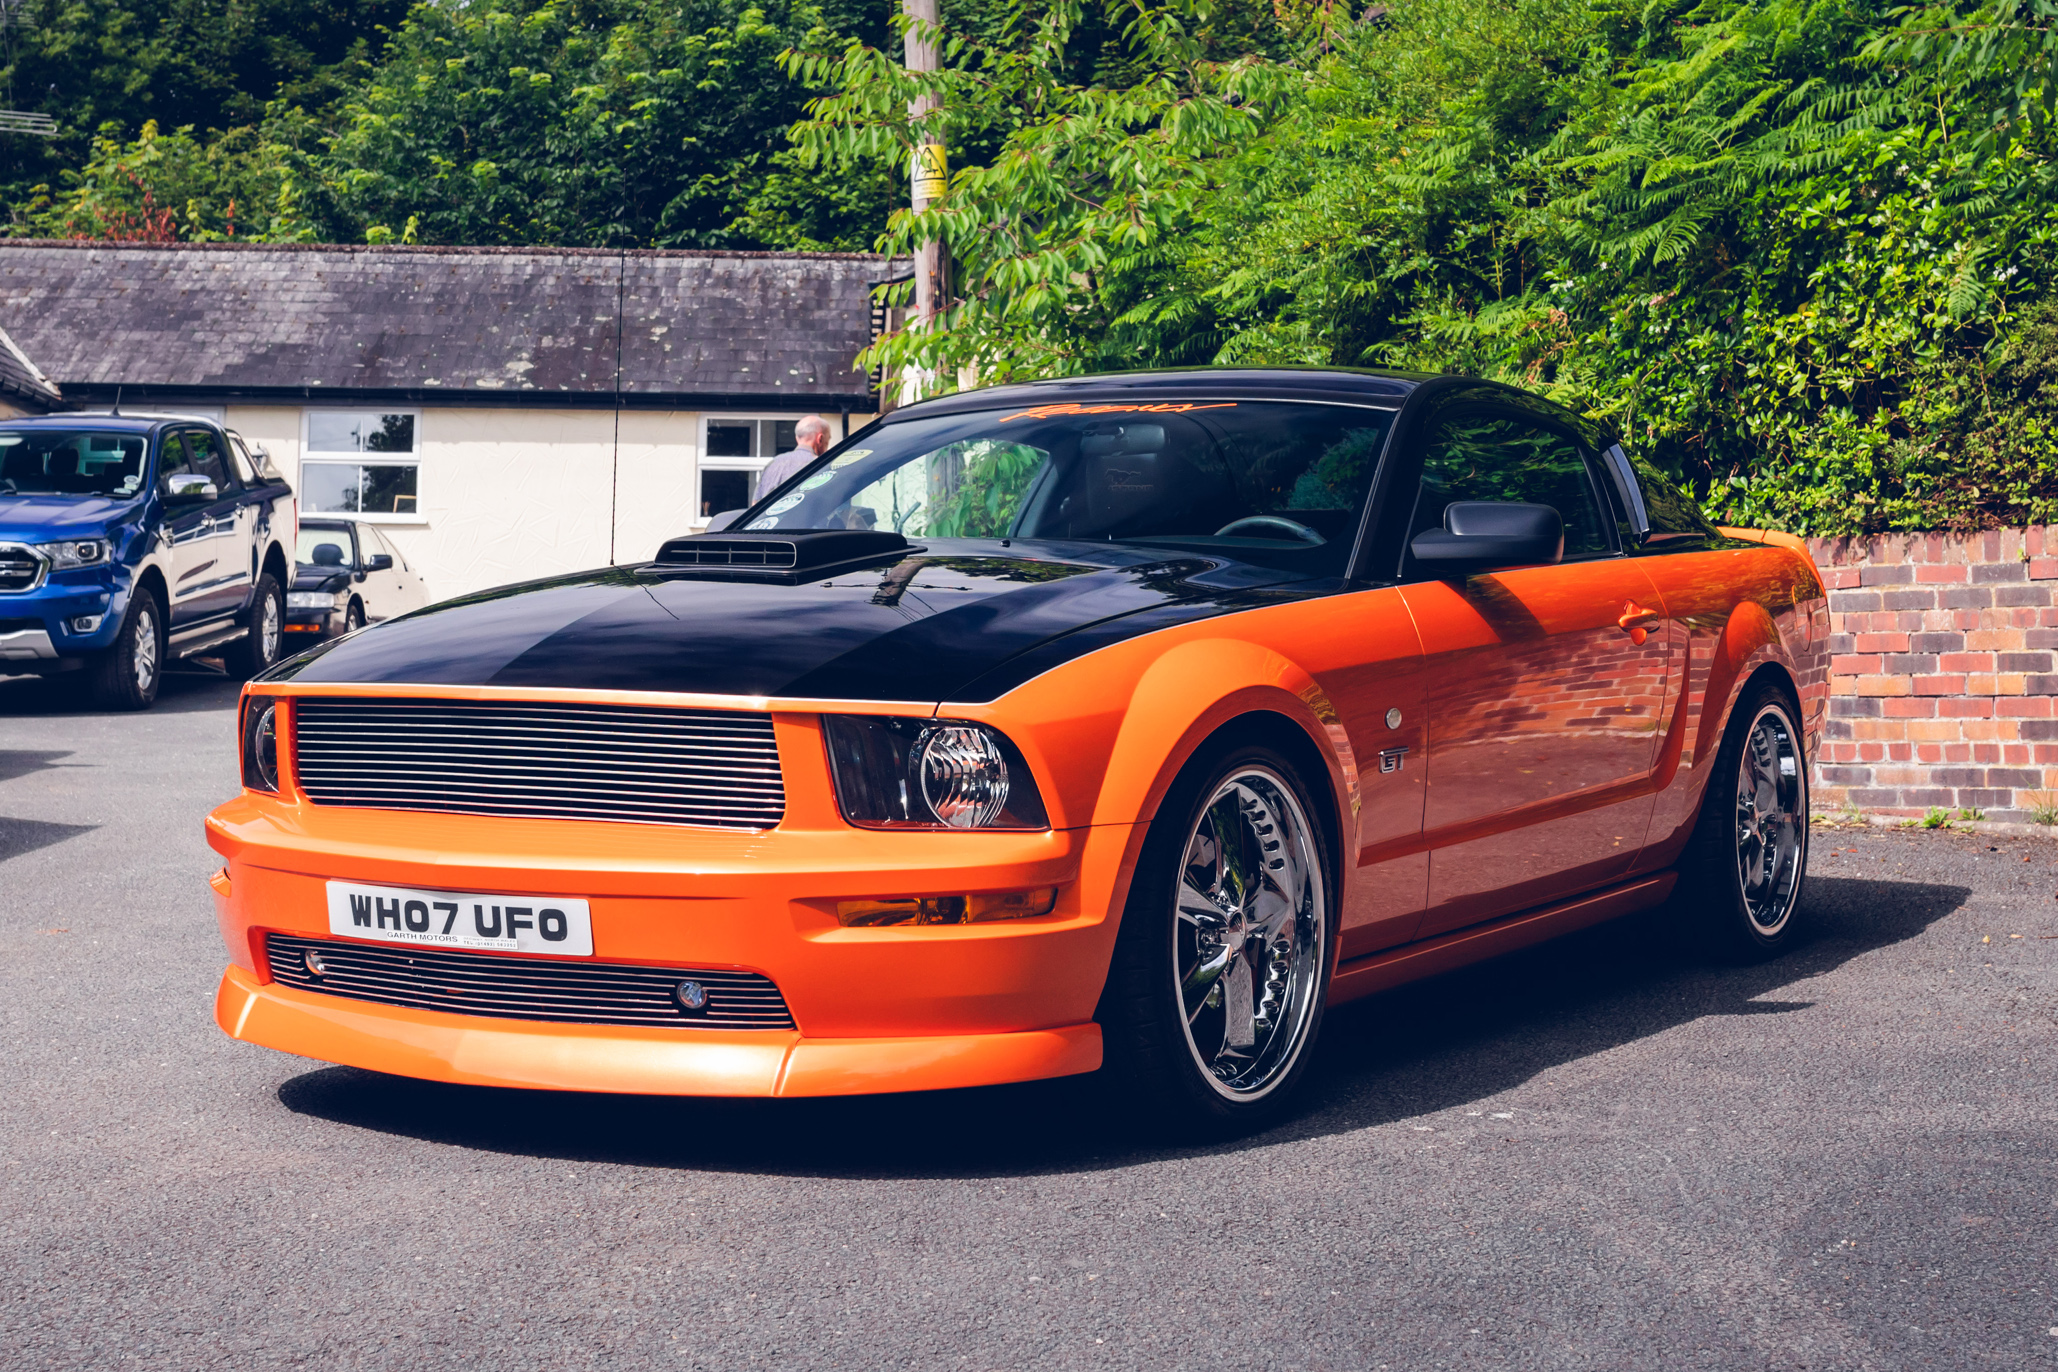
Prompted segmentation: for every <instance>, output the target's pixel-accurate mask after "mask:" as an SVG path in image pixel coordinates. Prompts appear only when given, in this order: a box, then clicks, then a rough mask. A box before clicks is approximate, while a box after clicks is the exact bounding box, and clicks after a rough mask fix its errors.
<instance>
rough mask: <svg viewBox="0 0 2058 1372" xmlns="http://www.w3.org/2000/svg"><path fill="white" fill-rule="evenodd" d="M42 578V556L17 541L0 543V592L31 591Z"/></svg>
mask: <svg viewBox="0 0 2058 1372" xmlns="http://www.w3.org/2000/svg"><path fill="white" fill-rule="evenodd" d="M42 580H43V559H42V558H40V557H38V556H37V555H36V554H34V553H32V552H30V551H29V550H28V549H27V548H26V547H24V546H22V545H21V544H19V543H0V592H5V591H33V590H35V589H36V587H37V585H38V584H39V583H40V582H41V581H42Z"/></svg>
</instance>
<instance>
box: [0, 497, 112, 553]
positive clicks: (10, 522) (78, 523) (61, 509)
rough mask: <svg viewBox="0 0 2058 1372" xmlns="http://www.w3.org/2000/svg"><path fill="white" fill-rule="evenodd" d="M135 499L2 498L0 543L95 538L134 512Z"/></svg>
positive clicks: (0, 498)
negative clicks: (3, 541) (1, 541)
mask: <svg viewBox="0 0 2058 1372" xmlns="http://www.w3.org/2000/svg"><path fill="white" fill-rule="evenodd" d="M135 506H136V502H135V501H134V500H133V499H129V500H117V499H111V498H109V497H107V496H99V495H0V540H5V541H7V542H10V543H14V542H20V543H41V542H44V541H46V540H48V539H53V538H94V537H99V536H101V535H104V534H105V533H106V532H107V529H108V527H109V526H110V525H113V524H118V523H120V522H122V521H123V520H124V519H126V518H127V517H128V516H129V515H130V514H131V513H132V512H133V511H134V509H135Z"/></svg>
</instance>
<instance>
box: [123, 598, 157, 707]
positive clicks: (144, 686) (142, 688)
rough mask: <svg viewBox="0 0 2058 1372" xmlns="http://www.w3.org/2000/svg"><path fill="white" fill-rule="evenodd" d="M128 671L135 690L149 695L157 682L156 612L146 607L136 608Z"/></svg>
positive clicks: (139, 606)
mask: <svg viewBox="0 0 2058 1372" xmlns="http://www.w3.org/2000/svg"><path fill="white" fill-rule="evenodd" d="M129 671H130V673H131V674H132V675H133V676H134V678H135V682H136V690H137V692H138V693H139V694H141V695H146V696H147V695H149V694H150V688H151V686H152V685H154V684H155V683H156V681H157V611H155V610H153V609H152V608H150V606H148V605H138V606H137V607H136V632H135V641H134V643H133V644H132V645H131V647H130V650H129Z"/></svg>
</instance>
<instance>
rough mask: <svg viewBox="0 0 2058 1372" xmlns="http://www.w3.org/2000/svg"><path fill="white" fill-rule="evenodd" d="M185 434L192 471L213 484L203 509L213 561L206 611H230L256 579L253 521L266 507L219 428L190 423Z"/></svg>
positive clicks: (245, 599)
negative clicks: (247, 483) (250, 487)
mask: <svg viewBox="0 0 2058 1372" xmlns="http://www.w3.org/2000/svg"><path fill="white" fill-rule="evenodd" d="M185 437H186V452H187V456H188V459H189V460H190V461H191V463H192V467H193V470H194V471H196V472H199V473H201V474H202V475H203V476H205V477H207V479H208V480H209V481H211V482H213V483H214V489H215V499H214V501H213V502H212V503H211V504H210V505H209V506H208V508H207V518H208V520H209V525H208V527H209V529H210V530H211V532H210V533H209V534H208V535H206V537H207V539H208V540H209V541H211V542H212V543H213V544H214V553H215V561H214V566H213V568H212V569H210V571H209V572H208V574H207V577H206V581H207V587H206V590H205V592H204V604H205V606H206V613H208V614H211V615H215V614H233V613H234V612H236V611H237V610H240V609H242V608H243V606H244V604H245V603H246V602H248V601H249V599H250V591H251V588H252V587H253V586H254V585H256V583H257V575H258V571H259V561H258V559H259V558H260V557H261V556H262V553H261V551H260V549H259V547H258V539H257V524H258V519H259V516H260V515H264V514H267V513H268V511H266V510H265V509H263V508H261V507H262V506H263V504H264V502H263V501H262V499H261V498H259V497H257V496H255V495H253V494H252V493H251V492H249V491H248V490H246V489H245V487H244V484H243V482H242V481H241V480H239V479H238V477H237V475H236V471H235V468H234V465H233V464H232V463H231V461H230V459H229V450H228V445H227V443H226V442H224V441H223V439H222V436H221V435H220V434H219V433H217V432H215V431H214V430H212V429H201V428H193V429H188V430H186V433H185ZM282 589H283V588H282Z"/></svg>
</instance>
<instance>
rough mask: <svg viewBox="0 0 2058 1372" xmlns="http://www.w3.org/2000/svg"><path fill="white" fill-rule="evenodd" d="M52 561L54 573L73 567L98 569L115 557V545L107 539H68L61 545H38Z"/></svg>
mask: <svg viewBox="0 0 2058 1372" xmlns="http://www.w3.org/2000/svg"><path fill="white" fill-rule="evenodd" d="M37 546H38V547H39V548H40V549H41V550H42V553H43V556H45V557H47V558H49V559H50V570H51V571H53V572H62V571H68V570H70V569H71V568H73V567H97V566H99V565H100V564H101V563H103V562H105V561H107V560H108V559H109V558H111V557H113V556H114V544H113V543H112V542H111V541H110V540H108V539H105V538H67V539H65V540H64V541H63V542H61V543H43V544H39V545H37Z"/></svg>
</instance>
